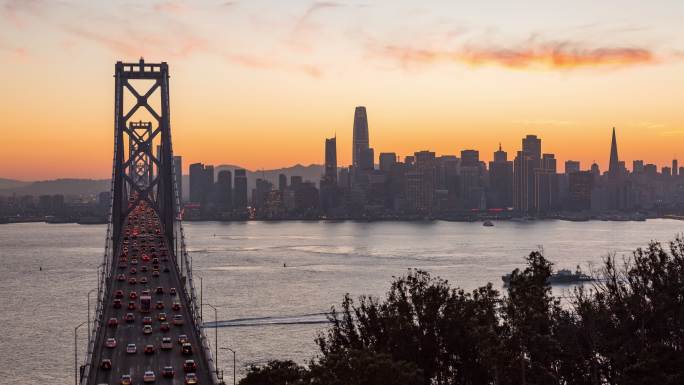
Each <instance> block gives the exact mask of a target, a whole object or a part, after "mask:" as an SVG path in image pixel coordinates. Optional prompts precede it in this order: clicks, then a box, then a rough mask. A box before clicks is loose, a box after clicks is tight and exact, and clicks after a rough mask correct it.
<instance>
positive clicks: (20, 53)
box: [0, 41, 29, 59]
mask: <svg viewBox="0 0 684 385" xmlns="http://www.w3.org/2000/svg"><path fill="white" fill-rule="evenodd" d="M0 53H6V54H9V55H11V56H13V57H15V58H18V59H28V57H29V54H28V51H27V50H26V49H25V48H22V47H16V46H13V45H10V44H6V43H3V42H1V41H0Z"/></svg>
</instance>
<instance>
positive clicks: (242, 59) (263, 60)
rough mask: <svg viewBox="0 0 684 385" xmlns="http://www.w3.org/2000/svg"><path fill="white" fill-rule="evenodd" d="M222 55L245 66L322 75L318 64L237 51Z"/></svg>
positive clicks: (316, 76)
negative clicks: (294, 61)
mask: <svg viewBox="0 0 684 385" xmlns="http://www.w3.org/2000/svg"><path fill="white" fill-rule="evenodd" d="M224 57H225V59H226V60H227V61H228V62H230V63H233V64H238V65H240V66H243V67H247V68H253V69H271V70H285V71H292V72H300V73H303V74H305V75H307V76H310V77H312V78H320V77H321V76H323V71H322V70H321V69H320V68H319V67H318V66H315V65H312V64H293V63H289V62H283V61H279V60H276V59H274V58H272V57H268V56H256V55H247V54H239V53H231V54H226V55H224Z"/></svg>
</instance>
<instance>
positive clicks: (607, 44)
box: [0, 1, 684, 180]
mask: <svg viewBox="0 0 684 385" xmlns="http://www.w3.org/2000/svg"><path fill="white" fill-rule="evenodd" d="M3 5H4V6H3V7H0V19H1V20H3V22H2V23H0V25H1V26H0V36H2V38H0V63H2V66H3V69H4V71H3V72H2V73H1V74H0V82H2V84H3V87H4V89H6V90H7V92H5V93H3V95H1V96H0V106H2V107H0V117H2V122H3V123H2V124H3V127H4V128H5V130H3V135H4V136H3V141H2V144H0V176H2V177H7V178H16V179H21V180H36V179H52V178H57V177H83V178H106V177H108V176H109V170H110V167H111V158H110V154H109V152H110V151H109V149H110V148H111V145H112V143H111V131H112V125H111V121H110V120H111V119H109V117H110V116H111V113H112V111H111V105H112V99H111V98H112V87H113V84H112V80H111V74H112V71H113V68H112V63H113V62H115V61H117V60H125V61H137V60H138V59H139V58H140V57H141V56H144V57H145V58H146V59H147V60H149V61H166V62H168V63H169V65H170V67H171V68H172V70H173V78H174V87H173V88H172V89H171V90H170V101H171V104H173V105H174V116H173V118H172V121H171V126H172V130H173V135H174V139H175V146H174V152H176V153H178V154H182V155H183V156H184V157H185V164H186V165H188V164H192V163H196V162H200V161H201V162H206V163H210V164H221V163H233V164H239V165H240V166H242V167H247V168H249V169H260V168H267V169H270V168H276V167H279V166H285V165H290V164H297V163H299V164H311V163H316V164H320V163H322V159H321V156H320V153H319V151H318V148H319V141H320V138H322V137H331V136H333V135H334V134H335V133H336V134H337V139H338V152H339V154H340V157H339V159H338V162H339V164H351V163H352V159H351V158H350V157H351V143H352V130H351V127H352V124H353V122H352V121H351V117H350V114H349V111H350V110H351V109H353V108H354V106H357V105H363V106H366V108H367V109H368V124H369V127H370V129H371V130H372V135H371V138H370V140H371V142H372V143H373V148H374V150H375V154H379V153H380V152H387V151H393V152H396V153H397V154H399V155H402V156H404V155H407V154H411V153H413V152H414V151H416V150H419V149H430V150H431V151H435V152H437V153H440V154H450V153H457V152H458V151H459V150H460V149H464V148H477V149H480V151H481V152H482V153H483V159H484V160H490V156H491V152H492V150H494V149H496V147H498V144H499V143H501V144H502V146H503V147H504V148H507V149H513V148H515V146H517V143H518V138H519V137H521V136H524V135H525V134H527V133H535V134H536V135H538V136H540V137H543V138H545V147H546V148H547V150H548V151H549V152H553V153H555V154H556V155H557V157H558V158H559V159H560V160H561V163H562V161H563V160H565V159H577V160H580V161H582V162H583V163H585V164H587V163H591V162H592V161H594V160H595V161H596V162H598V163H599V165H600V166H601V168H602V169H605V168H607V162H608V159H606V157H605V155H604V152H603V151H602V146H603V143H604V140H605V139H604V138H605V136H606V134H605V132H606V131H607V130H609V129H610V128H611V127H613V126H615V127H617V128H618V129H619V131H620V141H621V146H620V147H621V155H622V158H623V159H625V160H627V161H630V160H631V159H649V160H650V161H651V162H654V163H657V164H659V165H663V164H667V163H669V161H670V159H671V158H673V157H675V156H679V155H681V154H677V152H678V142H679V141H680V140H681V139H684V129H682V127H683V121H682V115H681V113H680V110H681V107H680V106H679V103H680V102H679V101H680V100H683V99H684V88H682V87H680V86H678V85H680V84H682V83H683V82H684V71H682V69H683V68H684V62H683V61H682V55H681V52H683V51H684V41H682V39H683V37H684V31H683V28H684V27H682V25H681V23H680V21H679V18H678V17H677V15H681V14H682V13H683V12H684V10H683V9H682V7H684V5H683V4H682V3H681V2H676V1H663V2H658V3H657V4H650V5H649V6H644V5H643V4H641V3H637V2H627V3H625V2H617V1H608V2H603V3H601V4H595V2H590V1H580V2H574V3H572V4H548V3H547V2H541V1H530V2H527V3H525V4H520V3H518V4H515V5H513V4H510V3H509V2H503V1H489V2H486V3H483V4H478V5H475V4H472V3H469V2H444V1H434V2H431V3H428V4H421V5H417V4H415V3H413V2H408V1H397V2H391V3H382V2H374V1H370V2H368V3H365V4H363V5H360V4H358V3H355V2H344V1H340V2H316V1H293V2H287V3H283V2H274V1H251V2H243V1H231V2H225V1H223V2H218V1H217V2H214V1H201V2H194V3H192V4H188V3H181V2H175V1H156V2H151V3H145V4H129V5H127V6H122V7H117V6H115V5H113V4H108V3H92V2H85V1H70V2H59V3H56V2H47V1H32V2H18V1H5V2H3ZM630 5H634V6H630ZM636 5H639V6H636ZM636 10H638V11H636ZM127 18H135V19H144V20H146V22H145V23H144V24H138V25H130V23H126V22H125V20H127ZM129 37H135V38H136V39H128V38H129ZM46 63H49V64H46ZM38 73H40V74H44V76H41V81H40V82H38V81H36V77H35V74H38ZM74 79H78V81H74ZM65 95H68V96H66V97H65ZM264 111H268V113H264ZM84 143H85V145H84ZM65 153H71V154H78V155H72V156H69V157H67V156H64V154H65ZM185 172H187V169H186V170H185Z"/></svg>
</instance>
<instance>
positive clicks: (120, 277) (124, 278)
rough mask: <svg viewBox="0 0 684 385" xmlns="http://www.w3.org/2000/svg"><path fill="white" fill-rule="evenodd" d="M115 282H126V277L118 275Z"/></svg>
mask: <svg viewBox="0 0 684 385" xmlns="http://www.w3.org/2000/svg"><path fill="white" fill-rule="evenodd" d="M116 280H117V281H125V280H126V276H125V275H123V274H119V275H117V276H116Z"/></svg>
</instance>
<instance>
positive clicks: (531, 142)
mask: <svg viewBox="0 0 684 385" xmlns="http://www.w3.org/2000/svg"><path fill="white" fill-rule="evenodd" d="M522 150H523V152H524V153H525V154H527V156H529V157H530V158H532V159H541V139H540V138H537V135H527V136H526V137H524V138H523V140H522Z"/></svg>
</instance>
